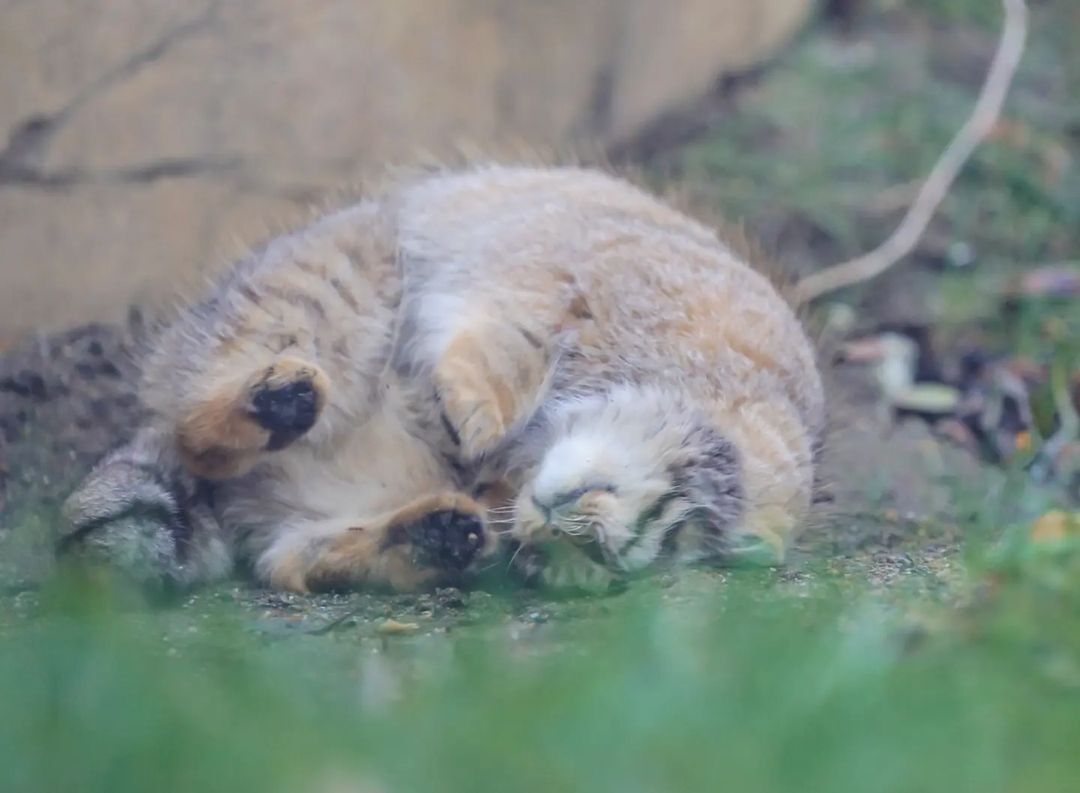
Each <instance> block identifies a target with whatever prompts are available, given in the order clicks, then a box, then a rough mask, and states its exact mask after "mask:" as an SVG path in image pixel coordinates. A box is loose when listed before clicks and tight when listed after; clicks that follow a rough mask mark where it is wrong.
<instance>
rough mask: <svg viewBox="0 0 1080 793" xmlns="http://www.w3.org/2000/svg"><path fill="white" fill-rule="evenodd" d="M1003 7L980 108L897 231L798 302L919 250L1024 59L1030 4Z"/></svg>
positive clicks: (815, 278) (800, 288) (824, 275)
mask: <svg viewBox="0 0 1080 793" xmlns="http://www.w3.org/2000/svg"><path fill="white" fill-rule="evenodd" d="M1002 5H1003V6H1004V8H1005V23H1004V26H1003V28H1002V31H1001V38H1000V40H999V41H998V47H997V51H996V52H995V53H994V59H993V61H992V62H991V64H990V70H989V72H988V74H987V76H986V82H985V83H984V84H983V87H982V91H981V92H980V93H979V98H978V101H977V102H976V103H975V109H974V110H973V111H972V114H971V117H970V118H968V120H967V122H966V123H965V124H964V126H963V127H961V128H960V131H959V132H958V133H957V134H956V137H954V138H953V139H952V142H951V143H949V146H948V148H946V149H945V152H944V153H943V154H942V155H941V158H940V159H939V160H938V161H937V163H936V164H935V165H934V167H933V169H932V170H931V171H930V174H929V176H927V177H926V181H925V182H923V185H922V188H921V189H920V190H919V194H918V195H917V196H916V197H915V201H914V202H913V203H912V204H911V207H910V208H909V209H908V211H907V214H906V215H904V219H903V220H902V221H901V222H900V225H899V226H898V227H897V229H896V231H894V232H893V233H892V236H890V237H889V238H888V239H887V240H885V242H884V243H882V244H881V245H880V246H879V247H877V248H875V249H874V250H872V251H870V252H869V253H867V254H864V255H862V256H859V257H857V258H855V259H852V260H851V261H847V262H843V263H842V264H836V265H833V266H832V267H827V268H826V269H824V270H822V271H820V272H817V273H813V274H811V275H808V276H807V277H805V278H804V279H802V280H801V281H799V283H797V284H796V285H795V300H796V302H798V303H800V304H803V303H808V302H809V301H811V300H815V299H816V298H818V297H821V296H822V295H825V294H828V293H829V292H834V291H836V290H837V289H843V288H844V287H847V286H852V285H854V284H859V283H862V282H864V281H868V280H870V279H871V278H876V277H877V276H879V275H881V274H882V273H884V272H885V271H886V270H888V269H889V268H890V267H892V266H893V265H894V264H896V263H897V262H898V261H900V260H901V259H903V258H904V257H905V256H907V255H908V254H909V253H911V251H912V250H914V249H915V246H916V245H918V243H919V240H920V239H921V238H922V236H923V234H924V233H925V231H926V227H927V226H928V225H929V224H930V220H931V219H932V218H933V216H934V213H935V212H936V211H937V208H938V206H940V204H941V202H942V200H943V199H944V198H945V196H946V195H947V194H948V192H949V190H950V188H951V187H952V185H953V182H954V181H956V177H957V175H958V174H959V173H960V171H961V170H962V169H963V167H964V165H965V164H966V163H967V161H968V160H969V159H971V155H972V154H974V152H975V150H976V149H977V148H978V147H979V145H980V144H981V143H982V142H983V141H984V140H985V139H986V138H987V137H988V136H989V135H990V133H991V132H992V131H993V130H994V127H995V126H996V124H997V122H998V118H999V117H1000V115H1001V108H1002V105H1004V103H1005V97H1006V95H1007V94H1008V92H1009V87H1010V86H1011V85H1012V81H1013V77H1014V76H1015V74H1016V69H1017V66H1019V64H1020V58H1021V57H1022V56H1023V54H1024V44H1025V41H1026V39H1027V30H1028V19H1027V17H1028V14H1027V4H1026V3H1025V0H1002Z"/></svg>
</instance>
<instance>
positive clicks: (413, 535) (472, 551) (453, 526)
mask: <svg viewBox="0 0 1080 793" xmlns="http://www.w3.org/2000/svg"><path fill="white" fill-rule="evenodd" d="M404 530H405V534H406V536H407V537H408V541H409V542H410V543H411V544H412V545H413V546H414V547H415V548H416V549H417V550H418V551H419V552H420V554H421V555H422V556H423V557H424V561H425V562H427V563H428V564H430V565H431V566H433V567H439V568H442V569H445V570H464V569H465V568H466V567H468V566H469V564H470V563H471V562H472V560H473V559H474V558H475V557H476V553H477V551H479V550H480V548H481V547H483V545H484V524H483V523H482V522H481V520H480V518H479V517H477V516H476V515H473V514H470V513H467V512H458V511H456V510H449V509H448V510H442V511H440V512H432V513H430V514H428V515H425V516H424V517H422V518H420V519H419V520H417V521H414V522H413V523H410V524H408V525H406V526H405V527H404Z"/></svg>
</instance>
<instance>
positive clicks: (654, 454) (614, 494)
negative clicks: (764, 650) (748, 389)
mask: <svg viewBox="0 0 1080 793" xmlns="http://www.w3.org/2000/svg"><path fill="white" fill-rule="evenodd" d="M545 422H546V424H547V426H546V427H545V431H544V433H543V438H544V440H543V446H542V450H541V451H540V452H539V454H538V455H537V459H538V463H537V464H536V466H535V468H534V469H533V471H532V474H531V476H530V477H529V478H528V480H527V481H526V484H525V485H524V487H523V488H522V489H521V491H520V493H519V495H518V497H517V501H516V503H515V515H514V527H513V531H512V534H513V535H514V538H515V539H517V540H518V541H520V542H522V543H526V544H540V543H543V542H545V541H548V540H552V539H557V538H564V539H569V540H572V541H573V542H575V543H577V544H579V545H580V546H581V548H582V550H584V551H585V552H586V553H588V554H589V555H590V556H592V557H593V558H594V559H595V560H596V561H599V562H602V563H603V564H605V565H606V566H607V567H610V568H612V569H616V570H623V571H632V570H638V569H641V568H643V567H646V566H647V565H649V564H650V563H652V562H653V561H655V560H656V559H658V558H659V557H661V556H662V555H664V554H665V553H668V552H671V553H677V552H679V551H680V550H685V551H687V552H688V554H687V553H683V554H681V555H683V556H685V555H691V556H699V557H700V556H705V555H708V554H709V552H710V551H712V552H717V551H719V550H720V549H721V547H722V544H723V539H724V534H725V530H726V529H728V528H729V527H730V526H731V525H732V524H733V523H734V522H735V521H736V520H737V519H738V518H739V516H740V514H741V511H742V509H743V503H742V502H743V496H742V486H741V481H740V466H739V457H738V452H737V449H736V448H735V446H734V445H733V444H732V443H731V442H730V441H728V440H727V439H726V438H724V437H723V436H722V435H721V434H720V433H719V432H717V431H716V430H715V429H713V428H711V427H709V426H708V425H707V424H706V423H705V422H704V420H703V419H702V418H701V416H700V414H699V413H698V412H697V411H695V410H694V409H693V408H692V407H690V406H689V405H688V404H687V403H686V401H685V400H683V399H681V398H679V397H678V396H677V395H673V394H671V393H668V392H667V391H665V390H663V389H658V388H648V387H646V388H642V387H637V386H629V385H627V386H620V387H617V388H615V389H612V390H611V391H608V392H605V393H603V394H597V395H592V396H588V397H582V398H579V399H574V400H569V401H566V402H563V403H561V404H559V405H556V406H554V407H553V408H552V409H551V410H550V411H549V415H547V416H546V417H545Z"/></svg>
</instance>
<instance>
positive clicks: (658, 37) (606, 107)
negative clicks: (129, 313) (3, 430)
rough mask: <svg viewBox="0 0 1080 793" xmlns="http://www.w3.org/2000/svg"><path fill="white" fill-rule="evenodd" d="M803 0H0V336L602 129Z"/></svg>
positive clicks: (751, 59)
mask: <svg viewBox="0 0 1080 793" xmlns="http://www.w3.org/2000/svg"><path fill="white" fill-rule="evenodd" d="M811 5H812V4H811V2H810V0H769V2H764V3H763V2H758V0H670V1H669V2H666V3H660V2H656V0H586V1H585V2H579V1H577V0H574V1H571V0H556V1H555V2H544V3H528V2H520V0H489V2H484V3H476V2H471V1H470V0H375V1H373V2H364V3H359V2H355V0H311V1H310V2H304V3H296V2H291V1H290V0H260V1H259V2H255V0H229V1H228V2H224V1H223V0H198V2H192V3H174V2H170V0H114V1H113V2H109V3H108V4H102V5H93V6H92V7H91V5H87V4H80V3H71V2H70V0H35V1H34V2H32V3H7V4H4V6H3V8H2V10H0V100H2V101H0V136H3V137H4V138H6V147H4V148H3V150H2V151H0V223H2V224H3V227H4V230H5V232H4V235H3V236H2V237H0V338H3V337H5V336H10V335H13V334H15V333H21V332H24V331H26V330H28V329H31V328H33V329H39V330H40V329H50V328H59V327H66V326H69V325H71V324H74V323H79V322H85V321H92V320H95V321H96V320H102V321H105V320H113V319H116V318H118V317H119V316H121V315H122V313H123V311H124V310H125V309H126V307H127V306H128V305H129V304H131V303H133V302H143V301H147V300H156V299H160V298H162V297H163V296H169V295H171V294H172V293H173V292H174V290H176V289H177V288H180V287H185V286H189V285H193V284H198V283H199V282H200V279H199V275H200V274H201V273H202V272H203V271H205V270H206V269H208V268H211V267H214V266H216V265H218V264H219V263H220V262H222V261H225V260H227V259H229V258H231V257H232V256H234V255H236V254H237V253H239V252H240V247H239V246H238V245H236V244H235V243H234V242H233V240H236V239H240V240H244V241H247V242H252V241H255V240H256V239H257V238H259V237H260V236H262V235H263V234H265V233H266V232H267V231H268V230H270V229H271V228H274V227H278V226H280V224H282V223H293V222H297V221H299V220H301V219H302V218H303V217H304V216H306V214H307V212H308V206H309V205H310V204H312V203H316V202H322V201H326V200H332V199H333V197H334V195H335V194H336V193H337V191H339V190H340V189H341V188H342V186H343V185H348V183H349V182H350V181H352V180H355V179H359V178H361V177H362V176H363V175H364V174H366V173H371V172H374V171H378V170H380V169H381V166H382V165H383V164H384V163H387V162H392V161H409V160H412V159H414V158H415V156H416V154H417V153H418V152H425V151H426V152H430V153H431V154H432V155H433V156H434V157H436V158H445V157H447V156H449V155H450V154H451V153H453V152H454V151H457V150H458V149H459V146H460V144H464V143H468V144H475V145H476V146H478V147H480V148H483V149H484V150H487V151H498V150H505V149H507V148H514V147H516V145H517V144H518V143H520V144H521V145H523V146H525V147H528V148H530V149H532V148H537V149H539V150H548V149H550V148H562V147H566V146H572V145H574V144H575V143H585V144H588V145H589V146H590V147H591V146H595V145H598V146H599V147H600V148H604V147H607V146H609V145H615V144H618V143H619V142H622V141H625V140H627V139H629V138H632V137H633V136H634V135H635V134H637V133H638V132H639V131H641V130H642V129H643V128H644V127H645V126H646V125H648V124H650V123H652V122H655V121H656V120H657V119H658V118H659V117H661V116H663V115H664V114H666V113H667V112H669V111H672V110H675V109H678V108H680V107H681V106H683V105H685V104H687V103H690V102H693V100H694V99H695V98H697V97H700V96H702V95H704V94H706V93H707V92H708V90H709V89H710V87H711V86H712V85H714V84H715V83H716V81H717V79H718V78H719V77H721V76H722V75H724V74H728V73H731V72H732V71H737V70H743V69H746V68H747V67H749V66H751V65H753V64H755V63H757V62H760V61H761V60H763V59H764V58H767V57H768V56H769V55H770V54H772V53H773V52H774V51H775V50H776V49H777V48H778V46H780V45H781V44H782V43H783V42H784V41H785V40H786V39H787V38H788V37H789V36H790V35H791V33H792V32H793V31H794V30H795V29H796V27H797V26H798V25H799V23H800V22H801V21H802V20H803V19H804V18H805V17H806V15H807V13H808V12H809V9H810V7H811ZM2 146H4V143H3V142H2V139H0V147H2ZM519 150H520V149H519Z"/></svg>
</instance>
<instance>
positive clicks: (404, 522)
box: [256, 492, 496, 592]
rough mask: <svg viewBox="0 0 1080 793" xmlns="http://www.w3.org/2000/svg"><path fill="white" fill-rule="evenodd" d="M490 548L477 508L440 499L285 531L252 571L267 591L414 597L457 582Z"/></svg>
mask: <svg viewBox="0 0 1080 793" xmlns="http://www.w3.org/2000/svg"><path fill="white" fill-rule="evenodd" d="M495 546H496V542H495V535H494V534H493V533H492V532H491V530H490V529H489V528H488V527H487V526H486V524H485V520H484V508H483V506H482V505H480V504H479V503H477V502H476V501H474V500H473V499H472V498H470V497H469V496H467V495H465V494H463V493H456V492H447V493H440V494H436V495H432V496H426V497H423V498H419V499H417V500H415V501H413V502H412V503H410V504H408V505H406V506H405V507H403V508H401V509H398V510H394V511H392V512H390V513H388V514H385V515H381V516H378V517H375V518H372V519H370V520H357V521H341V520H335V521H326V522H322V523H313V524H297V525H294V526H289V527H285V528H283V529H281V530H279V531H278V533H277V537H276V538H275V539H274V541H273V542H272V543H271V544H270V546H269V548H268V549H267V550H266V551H265V552H263V553H262V554H261V555H260V557H259V559H258V561H257V564H256V568H257V571H258V573H259V574H260V576H261V577H262V578H263V579H264V580H265V581H267V582H268V583H269V584H271V585H272V586H274V587H277V588H281V589H287V590H292V591H295V592H308V591H312V590H325V589H356V588H359V587H365V588H368V587H370V588H382V589H392V590H395V591H416V590H420V589H425V588H429V587H433V586H437V585H439V584H452V583H457V582H459V581H461V580H462V579H464V578H466V577H467V576H468V575H469V574H470V573H472V572H474V571H476V569H477V568H478V567H479V566H480V564H481V562H482V560H483V559H484V558H486V557H488V556H489V555H490V554H492V553H493V552H494V550H495Z"/></svg>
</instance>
